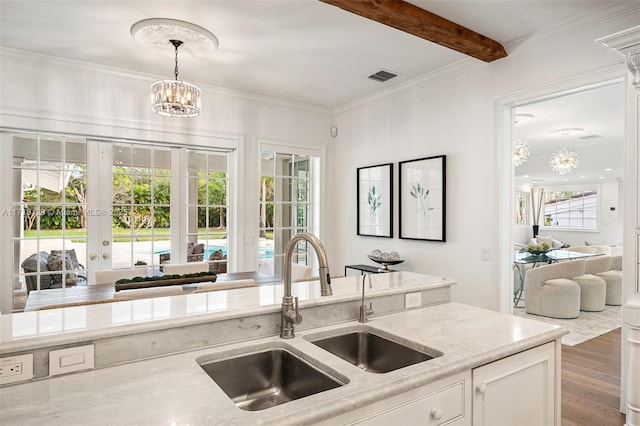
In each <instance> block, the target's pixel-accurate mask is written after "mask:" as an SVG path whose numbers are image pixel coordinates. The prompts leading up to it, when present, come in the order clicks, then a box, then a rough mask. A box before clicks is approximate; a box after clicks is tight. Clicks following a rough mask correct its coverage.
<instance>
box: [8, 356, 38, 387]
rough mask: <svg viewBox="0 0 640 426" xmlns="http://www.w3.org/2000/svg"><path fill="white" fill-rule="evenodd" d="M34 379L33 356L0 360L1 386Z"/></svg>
mask: <svg viewBox="0 0 640 426" xmlns="http://www.w3.org/2000/svg"><path fill="white" fill-rule="evenodd" d="M31 379H33V354H24V355H15V356H10V357H6V358H0V385H6V384H7V383H15V382H22V381H24V380H31Z"/></svg>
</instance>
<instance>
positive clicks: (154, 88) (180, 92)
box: [151, 40, 200, 117]
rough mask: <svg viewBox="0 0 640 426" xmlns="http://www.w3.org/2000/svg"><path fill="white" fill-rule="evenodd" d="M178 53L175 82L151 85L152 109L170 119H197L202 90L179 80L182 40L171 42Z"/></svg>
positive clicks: (159, 82) (159, 81)
mask: <svg viewBox="0 0 640 426" xmlns="http://www.w3.org/2000/svg"><path fill="white" fill-rule="evenodd" d="M169 42H170V43H171V44H173V46H174V48H175V51H176V67H175V69H174V74H175V77H176V78H175V80H158V81H156V82H154V83H153V84H152V85H151V109H153V111H154V112H155V113H157V114H160V115H166V116H169V117H197V116H198V115H199V114H200V89H199V88H198V86H196V85H195V84H191V83H189V82H186V81H181V80H178V47H180V45H181V44H182V42H181V41H180V40H169Z"/></svg>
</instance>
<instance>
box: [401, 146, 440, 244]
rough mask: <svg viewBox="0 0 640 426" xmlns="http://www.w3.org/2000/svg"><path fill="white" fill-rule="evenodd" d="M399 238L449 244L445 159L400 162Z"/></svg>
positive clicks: (433, 158)
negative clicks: (446, 229)
mask: <svg viewBox="0 0 640 426" xmlns="http://www.w3.org/2000/svg"><path fill="white" fill-rule="evenodd" d="M399 181H400V196H399V199H400V208H399V212H400V238H405V239H411V240H427V241H446V239H445V237H446V234H445V218H446V215H445V206H446V203H445V201H446V197H445V195H446V192H445V189H446V156H445V155H438V156H435V157H427V158H419V159H416V160H408V161H402V162H400V177H399Z"/></svg>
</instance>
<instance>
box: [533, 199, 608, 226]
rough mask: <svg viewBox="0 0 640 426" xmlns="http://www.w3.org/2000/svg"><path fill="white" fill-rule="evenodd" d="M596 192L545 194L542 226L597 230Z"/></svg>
mask: <svg viewBox="0 0 640 426" xmlns="http://www.w3.org/2000/svg"><path fill="white" fill-rule="evenodd" d="M597 195H598V194H597V191H595V190H588V191H578V190H571V191H556V192H552V191H550V192H547V193H545V206H544V217H545V219H544V225H545V226H547V227H558V228H572V229H597V226H598V225H597V204H598V203H597Z"/></svg>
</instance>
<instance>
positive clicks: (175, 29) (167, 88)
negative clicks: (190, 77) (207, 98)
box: [131, 18, 218, 117]
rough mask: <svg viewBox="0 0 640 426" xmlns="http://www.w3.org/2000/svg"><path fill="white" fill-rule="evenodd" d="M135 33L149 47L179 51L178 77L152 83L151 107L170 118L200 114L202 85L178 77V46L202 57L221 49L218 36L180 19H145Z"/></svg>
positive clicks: (133, 31)
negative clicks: (171, 46)
mask: <svg viewBox="0 0 640 426" xmlns="http://www.w3.org/2000/svg"><path fill="white" fill-rule="evenodd" d="M131 35H132V36H133V38H134V39H136V41H137V42H138V43H140V44H141V45H143V46H145V47H153V48H161V49H163V50H165V51H166V50H168V49H167V47H168V46H169V45H173V47H174V52H175V68H174V75H175V80H158V81H156V82H154V83H153V84H152V85H151V109H152V110H153V111H154V112H155V113H157V114H160V115H164V116H169V117H197V116H198V115H199V114H200V106H201V100H200V94H201V91H200V88H198V86H196V85H195V84H192V83H189V82H187V81H182V80H178V48H181V49H182V50H181V51H185V50H186V51H187V52H189V53H191V54H192V55H193V56H196V57H201V56H204V55H206V54H208V53H210V52H212V51H214V50H215V49H217V48H218V39H217V38H216V37H215V36H214V35H213V34H211V33H210V32H209V31H207V30H205V29H204V28H202V27H199V26H197V25H195V24H191V23H189V22H185V21H179V20H176V19H164V18H154V19H145V20H142V21H139V22H137V23H135V24H134V25H133V26H132V27H131Z"/></svg>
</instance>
